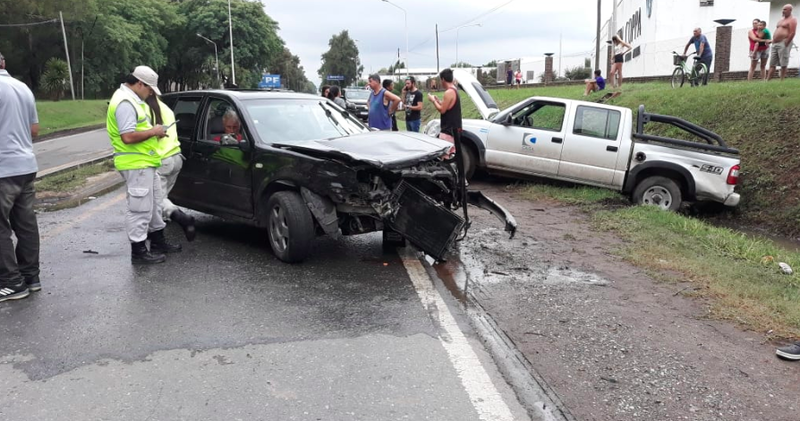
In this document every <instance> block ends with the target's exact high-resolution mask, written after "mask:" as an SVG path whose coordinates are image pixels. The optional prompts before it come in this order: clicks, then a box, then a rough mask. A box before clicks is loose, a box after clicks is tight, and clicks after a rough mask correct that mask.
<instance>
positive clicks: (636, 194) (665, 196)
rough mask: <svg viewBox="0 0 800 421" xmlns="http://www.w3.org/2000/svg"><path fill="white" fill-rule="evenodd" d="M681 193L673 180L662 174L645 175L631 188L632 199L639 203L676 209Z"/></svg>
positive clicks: (671, 209) (679, 204)
mask: <svg viewBox="0 0 800 421" xmlns="http://www.w3.org/2000/svg"><path fill="white" fill-rule="evenodd" d="M682 200H683V195H682V194H681V188H680V186H678V183H676V182H675V180H673V179H671V178H667V177H662V176H653V177H647V178H645V179H644V180H642V181H640V182H639V184H637V185H636V188H635V189H634V190H633V201H634V202H635V203H637V204H639V205H651V206H658V207H660V208H661V209H664V210H669V211H676V210H678V208H680V207H681V201H682Z"/></svg>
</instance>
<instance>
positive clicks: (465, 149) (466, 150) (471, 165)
mask: <svg viewBox="0 0 800 421" xmlns="http://www.w3.org/2000/svg"><path fill="white" fill-rule="evenodd" d="M461 149H462V151H461V152H462V154H461V156H462V157H463V158H462V159H463V162H464V175H465V176H466V178H467V181H469V180H471V179H472V176H473V175H475V168H476V165H477V159H476V158H475V152H473V150H472V148H470V147H469V146H463V143H462V147H461Z"/></svg>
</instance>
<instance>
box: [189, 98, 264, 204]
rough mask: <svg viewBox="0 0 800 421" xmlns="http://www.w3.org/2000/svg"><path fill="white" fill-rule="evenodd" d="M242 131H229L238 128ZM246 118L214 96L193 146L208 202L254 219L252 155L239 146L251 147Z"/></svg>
mask: <svg viewBox="0 0 800 421" xmlns="http://www.w3.org/2000/svg"><path fill="white" fill-rule="evenodd" d="M236 120H238V130H237V129H230V128H226V127H232V126H235V124H232V122H236ZM251 141H252V137H251V136H249V135H248V132H247V128H246V124H245V118H243V116H242V113H241V111H240V110H238V109H237V108H236V106H235V105H234V104H233V102H232V101H231V100H229V99H227V98H222V97H216V96H210V97H209V98H208V101H207V102H206V105H205V108H204V112H203V121H202V122H201V124H200V128H199V135H198V136H197V142H196V143H195V144H194V145H193V146H192V157H191V159H190V160H191V161H193V165H197V167H198V168H200V167H202V177H200V179H199V180H198V181H200V182H201V183H199V184H201V185H202V188H203V190H204V191H203V197H204V201H206V204H207V205H208V206H209V207H212V208H214V209H215V210H217V211H219V212H222V213H230V214H234V215H237V216H240V217H245V218H250V217H252V216H253V196H252V184H253V181H252V171H251V169H250V155H249V153H246V152H245V151H244V150H252V148H242V147H241V145H240V144H239V143H245V144H247V145H250V142H251Z"/></svg>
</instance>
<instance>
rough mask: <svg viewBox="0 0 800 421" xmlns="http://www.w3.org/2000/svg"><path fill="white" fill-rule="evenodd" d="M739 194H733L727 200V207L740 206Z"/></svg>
mask: <svg viewBox="0 0 800 421" xmlns="http://www.w3.org/2000/svg"><path fill="white" fill-rule="evenodd" d="M739 199H740V197H739V193H731V194H729V195H728V197H726V198H725V206H736V205H738V204H739Z"/></svg>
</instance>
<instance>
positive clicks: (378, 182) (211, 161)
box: [163, 90, 516, 262]
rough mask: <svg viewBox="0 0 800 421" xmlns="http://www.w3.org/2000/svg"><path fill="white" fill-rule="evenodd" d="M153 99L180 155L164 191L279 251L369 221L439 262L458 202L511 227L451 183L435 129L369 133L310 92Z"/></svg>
mask: <svg viewBox="0 0 800 421" xmlns="http://www.w3.org/2000/svg"><path fill="white" fill-rule="evenodd" d="M163 100H164V102H165V103H166V104H167V105H168V106H169V107H170V108H172V110H173V111H174V112H175V117H176V119H177V123H176V126H177V131H178V138H179V139H180V142H181V150H182V153H183V155H184V156H185V158H186V161H185V162H184V165H183V170H182V171H181V173H180V176H179V177H178V180H177V182H176V184H175V188H174V189H173V190H172V192H171V193H170V199H172V200H173V201H174V202H175V203H176V204H178V205H180V206H184V207H187V208H190V209H194V210H197V211H200V212H205V213H209V214H212V215H216V216H219V217H222V218H224V219H230V220H237V221H243V222H247V223H250V224H253V225H256V226H259V227H265V228H267V235H268V237H269V242H270V245H271V247H272V250H273V251H274V252H275V255H276V256H277V257H278V258H279V259H281V260H283V261H286V262H299V261H302V260H303V259H305V258H306V257H307V256H308V254H309V251H310V250H311V243H312V241H313V240H314V238H315V236H317V235H324V234H328V235H332V236H339V235H353V234H361V233H367V232H372V231H378V230H382V231H383V234H384V245H386V246H390V247H395V246H398V245H402V244H404V243H405V239H408V240H409V241H411V242H412V243H413V244H415V245H416V246H417V247H419V248H420V249H422V250H423V251H425V252H426V253H428V254H429V255H431V256H433V257H434V258H435V259H437V260H441V259H443V257H444V255H445V253H446V252H447V250H448V248H449V247H450V246H451V245H452V244H453V241H454V240H455V239H456V237H458V235H459V234H461V233H463V232H465V230H466V228H467V226H468V224H467V221H466V220H465V218H463V217H462V216H460V215H458V214H456V213H455V212H453V211H454V210H458V209H459V208H462V207H463V204H465V203H467V202H469V203H473V204H476V205H478V206H480V207H483V208H485V209H487V210H489V211H491V212H492V213H494V214H495V215H497V216H498V217H499V218H501V220H502V221H503V222H504V223H505V228H506V230H508V231H510V232H511V233H512V235H513V232H514V230H515V229H516V222H515V221H514V219H513V217H512V216H511V215H508V213H507V212H506V211H505V210H504V209H502V208H501V207H500V206H499V205H497V204H496V203H494V202H492V201H491V200H489V199H487V198H486V197H484V196H483V195H482V194H481V193H480V192H468V193H467V192H465V190H464V189H462V188H459V187H458V186H459V183H458V182H457V181H458V179H459V178H458V177H457V170H456V169H455V167H456V166H455V165H454V164H453V163H452V162H447V161H443V160H442V159H441V157H442V156H443V154H445V153H446V152H447V150H448V149H449V147H450V146H451V145H450V144H449V143H447V142H443V141H441V140H439V139H433V138H431V137H428V136H425V135H422V134H417V133H408V132H375V131H370V130H369V129H367V128H366V127H365V126H364V125H363V124H362V123H361V122H360V121H358V120H357V119H355V118H353V116H352V115H351V114H349V113H347V112H345V111H343V110H342V109H341V108H339V107H337V106H335V105H334V104H333V103H332V102H331V101H329V100H327V99H325V98H321V97H318V96H316V95H306V94H293V93H274V92H258V91H223V90H211V91H192V92H181V93H172V94H167V95H164V98H163ZM232 116H238V117H239V120H240V121H241V126H240V130H239V133H235V132H236V128H235V127H233V126H232V123H231V122H232V121H234V120H235V119H233V118H231V117H232ZM226 127H227V130H226ZM232 127H233V128H232ZM462 192H464V194H462ZM462 212H464V215H465V216H466V211H465V209H462Z"/></svg>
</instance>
